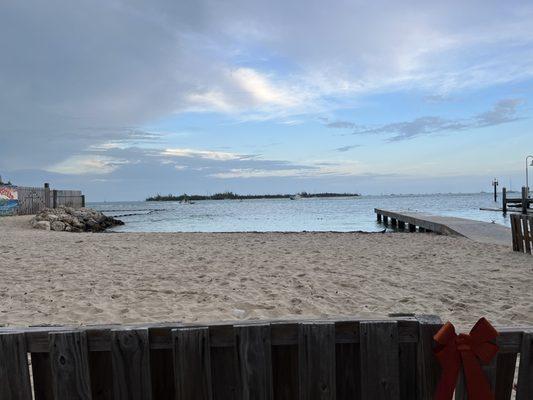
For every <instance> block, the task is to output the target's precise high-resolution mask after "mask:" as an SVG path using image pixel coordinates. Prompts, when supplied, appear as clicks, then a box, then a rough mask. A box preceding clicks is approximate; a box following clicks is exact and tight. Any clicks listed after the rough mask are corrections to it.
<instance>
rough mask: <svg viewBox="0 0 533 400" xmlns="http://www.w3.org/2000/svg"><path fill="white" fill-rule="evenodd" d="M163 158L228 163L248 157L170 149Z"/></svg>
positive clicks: (217, 152)
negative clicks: (183, 158) (198, 159)
mask: <svg viewBox="0 0 533 400" xmlns="http://www.w3.org/2000/svg"><path fill="white" fill-rule="evenodd" d="M161 154H162V155H164V156H171V157H187V158H193V157H194V158H204V159H207V160H218V161H229V160H244V159H249V158H250V156H245V155H241V154H236V153H228V152H224V151H211V150H194V149H180V148H172V149H165V150H164V151H163V152H162V153H161Z"/></svg>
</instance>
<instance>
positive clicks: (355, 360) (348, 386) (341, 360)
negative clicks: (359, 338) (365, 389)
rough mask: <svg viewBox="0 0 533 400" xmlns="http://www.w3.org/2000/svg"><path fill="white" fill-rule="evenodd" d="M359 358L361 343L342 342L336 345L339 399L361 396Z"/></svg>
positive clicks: (358, 397) (336, 374) (355, 399)
mask: <svg viewBox="0 0 533 400" xmlns="http://www.w3.org/2000/svg"><path fill="white" fill-rule="evenodd" d="M359 359H360V351H359V344H355V343H353V344H352V343H341V344H337V345H336V346H335V377H336V379H335V380H336V382H335V387H336V390H337V395H336V397H337V400H357V399H360V398H361V363H360V362H359Z"/></svg>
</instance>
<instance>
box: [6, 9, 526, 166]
mask: <svg viewBox="0 0 533 400" xmlns="http://www.w3.org/2000/svg"><path fill="white" fill-rule="evenodd" d="M532 18H533V6H532V5H531V4H529V3H527V2H524V3H522V2H511V3H510V4H507V3H506V5H505V6H502V5H501V2H498V1H481V0H473V1H470V2H468V4H465V3H464V2H459V1H458V0H457V1H450V2H427V1H414V2H412V3H410V6H408V7H406V6H405V4H401V3H399V2H382V1H376V2H335V4H331V5H329V6H328V8H327V10H324V6H323V4H322V3H321V2H316V1H311V2H308V1H303V0H294V1H293V2H292V3H291V7H287V4H286V2H285V1H282V0H273V1H269V2H262V1H249V0H229V1H227V2H223V3H220V2H211V1H208V0H199V1H194V2H175V1H172V0H156V1H151V2H145V1H140V0H133V1H125V0H115V1H109V2H103V3H98V4H97V3H95V2H93V1H89V0H79V1H77V2H76V6H75V7H74V6H73V5H72V2H70V1H67V0H50V1H46V2H41V1H31V0H30V1H11V2H5V4H3V5H2V12H1V13H0V49H1V53H0V57H1V59H2V60H6V61H5V62H2V63H1V65H0V137H1V138H2V148H1V149H0V156H1V157H0V167H2V168H5V167H6V166H9V167H10V168H19V167H35V168H37V167H41V168H42V167H47V166H50V165H51V164H53V163H54V162H55V160H57V159H58V158H59V159H62V158H63V159H65V158H67V157H69V156H72V155H73V154H74V153H76V152H77V151H80V149H84V148H88V147H90V146H98V145H101V144H102V143H106V142H107V143H108V142H111V141H118V142H123V141H128V140H136V139H135V138H134V137H132V136H134V135H132V132H134V131H136V130H139V129H140V127H142V126H146V125H147V124H149V123H151V122H152V121H155V120H158V119H159V118H162V117H165V116H169V115H172V114H175V113H178V114H179V113H183V112H190V111H196V112H218V113H224V114H229V115H231V116H232V117H233V118H238V119H243V118H255V119H267V118H282V119H287V120H292V118H288V117H290V116H294V115H300V114H305V113H313V112H316V111H324V110H334V109H335V108H337V107H343V106H344V105H345V104H346V103H351V102H353V101H356V100H355V99H357V98H358V96H364V95H367V94H372V93H382V92H388V91H396V90H399V89H408V90H410V89H413V88H416V89H418V90H421V91H422V92H429V93H432V94H435V95H448V94H450V93H453V92H455V91H458V90H459V91H460V90H464V89H465V88H479V87H486V86H492V85H496V84H501V83H506V82H517V81H521V80H525V79H528V78H531V77H532V76H533V52H532V51H531V47H532V45H533V29H532V28H531V23H530V22H531V19H532ZM488 117H489V118H490V116H488ZM338 123H339V122H338ZM333 124H335V123H333ZM20 149H26V151H31V152H32V154H34V155H35V156H34V157H32V159H31V160H27V157H26V156H25V155H24V154H23V153H25V152H21V151H20ZM36 150H39V151H36Z"/></svg>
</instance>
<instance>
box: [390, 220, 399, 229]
mask: <svg viewBox="0 0 533 400" xmlns="http://www.w3.org/2000/svg"><path fill="white" fill-rule="evenodd" d="M397 222H398V221H396V218H391V219H390V224H391V225H392V226H394V227H396V226H397Z"/></svg>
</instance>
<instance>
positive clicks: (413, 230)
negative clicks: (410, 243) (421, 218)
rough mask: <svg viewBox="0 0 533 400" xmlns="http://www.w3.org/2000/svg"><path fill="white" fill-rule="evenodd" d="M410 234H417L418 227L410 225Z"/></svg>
mask: <svg viewBox="0 0 533 400" xmlns="http://www.w3.org/2000/svg"><path fill="white" fill-rule="evenodd" d="M409 232H416V225H413V224H409Z"/></svg>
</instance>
